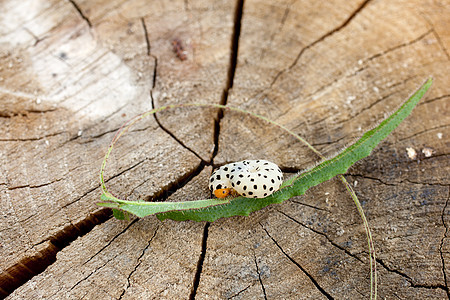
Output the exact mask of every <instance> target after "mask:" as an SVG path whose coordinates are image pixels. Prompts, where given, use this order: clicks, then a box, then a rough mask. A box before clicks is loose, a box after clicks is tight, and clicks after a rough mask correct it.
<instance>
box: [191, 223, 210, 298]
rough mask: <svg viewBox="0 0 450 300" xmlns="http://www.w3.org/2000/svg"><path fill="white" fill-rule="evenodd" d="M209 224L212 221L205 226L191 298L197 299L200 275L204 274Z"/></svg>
mask: <svg viewBox="0 0 450 300" xmlns="http://www.w3.org/2000/svg"><path fill="white" fill-rule="evenodd" d="M209 226H210V223H209V222H207V223H206V224H205V227H204V228H203V239H202V252H201V253H200V257H199V258H198V262H197V270H196V272H195V276H194V282H193V285H192V291H191V295H190V296H189V299H191V300H194V299H195V296H196V295H197V289H198V286H199V285H200V276H201V274H202V270H203V262H204V261H205V256H206V246H207V241H208V233H209Z"/></svg>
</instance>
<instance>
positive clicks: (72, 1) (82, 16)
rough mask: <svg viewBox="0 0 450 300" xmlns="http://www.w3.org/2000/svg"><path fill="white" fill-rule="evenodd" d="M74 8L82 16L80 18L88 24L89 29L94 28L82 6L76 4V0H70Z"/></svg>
mask: <svg viewBox="0 0 450 300" xmlns="http://www.w3.org/2000/svg"><path fill="white" fill-rule="evenodd" d="M68 1H69V2H70V3H71V4H72V6H73V7H74V8H75V10H76V11H77V12H78V14H79V15H80V17H81V18H82V19H83V20H84V21H86V23H87V24H88V26H89V28H91V27H92V23H91V21H90V20H89V18H88V17H87V16H86V15H85V14H84V13H83V11H82V10H81V8H80V6H78V4H77V3H76V2H75V0H68Z"/></svg>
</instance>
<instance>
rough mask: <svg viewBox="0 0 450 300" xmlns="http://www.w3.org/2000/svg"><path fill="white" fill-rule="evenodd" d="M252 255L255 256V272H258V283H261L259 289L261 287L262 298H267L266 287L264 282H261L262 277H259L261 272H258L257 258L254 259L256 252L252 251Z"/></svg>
mask: <svg viewBox="0 0 450 300" xmlns="http://www.w3.org/2000/svg"><path fill="white" fill-rule="evenodd" d="M253 257H254V258H255V265H256V273H257V274H258V280H259V284H260V285H261V289H262V291H263V293H264V299H266V300H267V294H266V289H265V288H264V284H263V282H262V279H261V273H260V272H259V266H258V260H257V259H256V254H255V253H253Z"/></svg>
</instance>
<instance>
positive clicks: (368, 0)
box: [270, 0, 372, 88]
mask: <svg viewBox="0 0 450 300" xmlns="http://www.w3.org/2000/svg"><path fill="white" fill-rule="evenodd" d="M370 1H372V0H365V1H364V2H363V3H361V4H360V5H359V6H358V7H357V8H356V9H355V10H354V11H353V12H352V13H351V14H350V16H349V17H348V18H347V19H346V20H345V21H344V22H343V23H342V24H341V25H339V26H337V27H336V28H333V29H332V30H330V31H328V32H327V33H325V34H324V35H322V36H321V37H319V38H318V39H317V40H315V41H314V42H312V43H310V44H309V45H307V46H306V47H303V48H302V49H301V50H300V52H299V53H298V54H297V57H296V58H295V60H294V62H293V63H292V64H291V65H290V66H289V67H287V68H286V69H284V70H282V71H280V72H279V73H278V74H277V75H276V76H275V77H274V79H273V80H272V83H271V84H270V88H271V87H272V86H273V85H274V84H275V82H276V81H277V80H278V78H279V77H280V76H281V75H282V74H284V73H286V72H287V71H289V70H291V69H292V68H293V67H294V66H295V65H296V64H297V63H298V61H299V60H300V58H301V57H302V55H303V53H305V51H306V50H308V49H309V48H311V47H314V46H315V45H316V44H318V43H320V42H322V41H323V40H325V39H326V38H327V37H329V36H331V35H333V34H335V33H336V32H339V31H340V30H342V29H343V28H344V27H346V26H347V25H348V24H349V23H350V22H351V21H352V20H353V19H354V18H355V17H356V15H358V14H359V13H360V12H361V11H362V10H363V9H364V8H365V7H366V6H367V4H368V3H369V2H370Z"/></svg>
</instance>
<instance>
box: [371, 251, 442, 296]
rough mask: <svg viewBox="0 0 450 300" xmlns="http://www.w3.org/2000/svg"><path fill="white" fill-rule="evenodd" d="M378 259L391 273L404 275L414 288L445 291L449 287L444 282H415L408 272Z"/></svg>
mask: <svg viewBox="0 0 450 300" xmlns="http://www.w3.org/2000/svg"><path fill="white" fill-rule="evenodd" d="M376 261H377V263H378V264H379V265H381V266H382V267H383V268H384V269H385V270H386V271H388V272H391V273H395V274H397V275H400V276H401V277H403V278H404V279H405V280H406V281H407V282H408V283H409V284H410V287H412V288H423V289H441V290H444V291H447V290H448V288H447V287H446V286H445V285H442V284H421V283H414V282H413V279H412V278H411V277H409V276H408V275H407V274H405V273H403V272H401V271H399V270H396V269H392V268H390V267H388V266H387V265H386V264H385V263H384V262H383V260H382V259H381V258H378V257H377V258H376Z"/></svg>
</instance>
